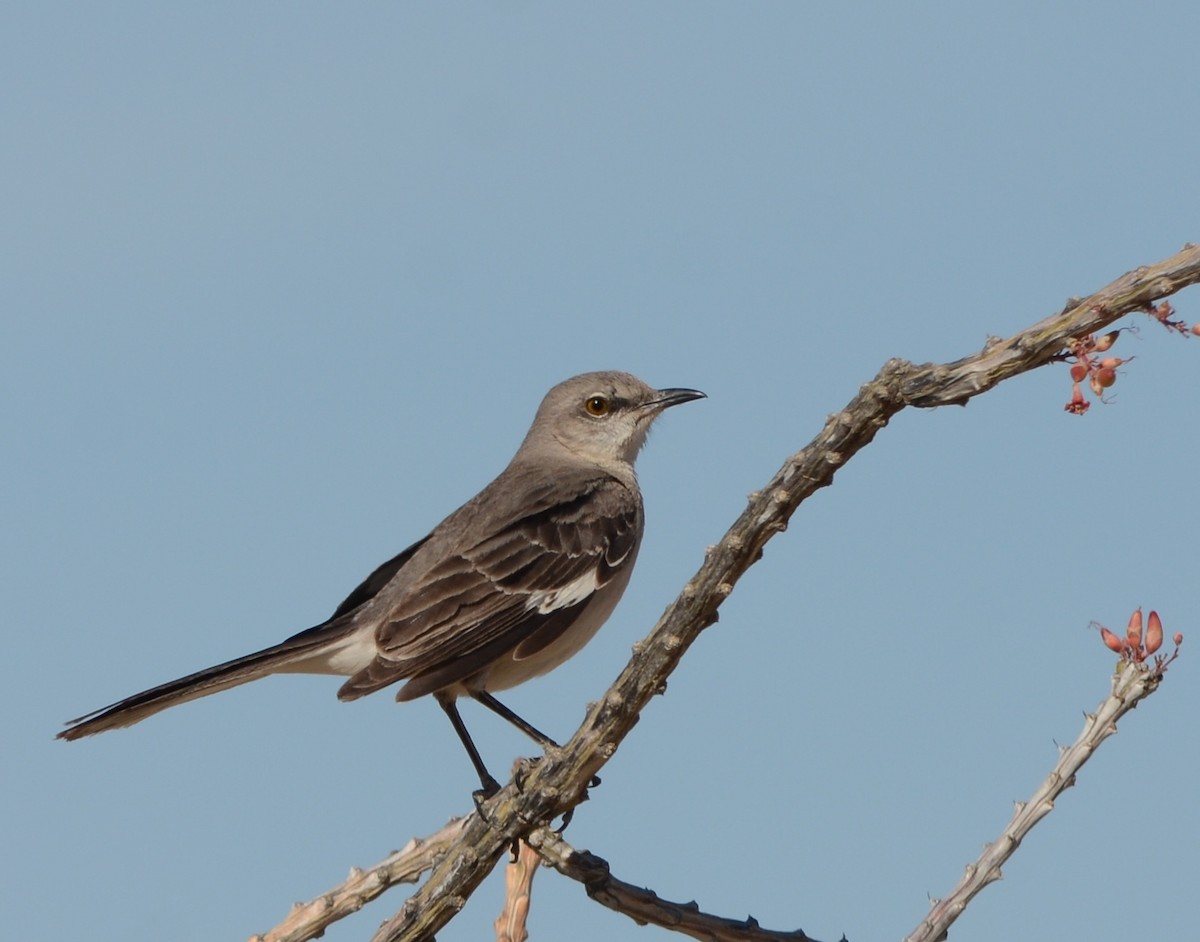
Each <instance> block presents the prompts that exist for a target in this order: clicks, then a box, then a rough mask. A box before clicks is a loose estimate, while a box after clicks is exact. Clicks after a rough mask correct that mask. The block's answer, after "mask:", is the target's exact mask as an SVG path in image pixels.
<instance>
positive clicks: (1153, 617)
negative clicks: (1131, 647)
mask: <svg viewBox="0 0 1200 942" xmlns="http://www.w3.org/2000/svg"><path fill="white" fill-rule="evenodd" d="M1162 639H1163V627H1162V619H1161V618H1159V617H1158V612H1151V613H1150V617H1149V618H1148V619H1147V620H1146V653H1147V654H1153V653H1154V652H1155V651H1157V650H1158V649H1159V648H1161V647H1162Z"/></svg>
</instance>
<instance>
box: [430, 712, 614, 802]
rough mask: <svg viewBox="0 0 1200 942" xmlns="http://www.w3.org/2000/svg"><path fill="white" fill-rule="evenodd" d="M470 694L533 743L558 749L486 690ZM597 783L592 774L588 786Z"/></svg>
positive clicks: (541, 733) (598, 779) (546, 747)
mask: <svg viewBox="0 0 1200 942" xmlns="http://www.w3.org/2000/svg"><path fill="white" fill-rule="evenodd" d="M470 694H471V698H472V699H473V700H478V701H479V702H480V703H482V704H483V705H484V706H485V707H487V708H488V709H489V710H491V711H492V712H493V713H495V714H496V715H497V716H502V717H504V718H505V719H506V720H508V721H509V722H510V723H512V724H513V726H515V727H516V728H517V729H519V730H520V731H521V732H523V733H524V734H525V735H526V736H528V737H529V738H530V739H532V740H533V741H534V742H535V743H537V744H538V745H539V746H541V747H542V748H543V749H549V748H554V749H558V748H560V746H559V745H558V743H556V742H555V741H554V740H553V739H551V738H550V737H549V736H547V735H546V734H545V733H543V732H542V731H541V730H540V729H538V728H537V727H536V726H533V725H531V724H530V723H528V722H526V721H525V720H523V719H522V718H521V717H519V716H517V714H516V713H514V712H513V711H512V710H510V709H509V708H508V707H506V706H505V705H504V704H503V703H501V702H500V701H499V700H497V699H496V698H495V697H493V696H492V695H491V694H490V693H488V692H487V691H485V690H472V691H470ZM451 720H452V721H453V717H451ZM459 722H460V723H461V722H462V721H461V720H460V721H459ZM459 735H462V734H461V733H460V734H459ZM599 784H600V776H599V775H593V776H592V780H591V782H590V783H588V788H596V787H597V786H598V785H599Z"/></svg>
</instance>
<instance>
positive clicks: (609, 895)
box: [522, 828, 815, 942]
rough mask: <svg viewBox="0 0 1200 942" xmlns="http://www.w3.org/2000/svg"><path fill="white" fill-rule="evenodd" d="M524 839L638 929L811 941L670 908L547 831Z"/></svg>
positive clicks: (717, 938) (724, 939)
mask: <svg viewBox="0 0 1200 942" xmlns="http://www.w3.org/2000/svg"><path fill="white" fill-rule="evenodd" d="M528 840H529V846H531V847H533V848H534V849H535V850H536V851H537V853H539V854H540V855H541V857H542V859H543V860H545V861H546V862H547V863H548V864H550V866H552V867H554V869H555V870H557V871H558V872H559V873H562V874H565V875H566V876H568V877H570V878H571V879H572V880H578V881H579V882H580V883H582V884H583V887H584V889H585V890H586V891H587V895H588V896H590V897H591V898H592V899H594V900H596V902H598V903H601V904H603V905H604V906H607V907H608V908H609V909H611V910H614V911H615V912H618V913H624V914H625V915H626V916H628V917H629V918H630V919H632V920H633V921H634V922H636V923H637V924H638V925H639V926H645V925H655V926H661V927H662V928H664V929H672V930H674V931H675V932H682V933H683V934H684V935H689V936H691V937H692V938H693V939H700V940H701V942H815V940H813V939H811V938H809V937H808V936H807V935H805V934H804V932H803V931H802V930H800V929H796V930H795V931H793V932H773V931H771V930H770V929H763V928H762V927H761V926H759V924H758V921H757V920H755V919H754V917H753V916H748V917H747V918H746V919H744V920H733V919H724V918H722V917H720V916H712V915H709V914H708V913H703V912H701V911H700V907H699V906H697V905H696V904H695V903H694V902H693V903H672V902H670V901H669V900H665V899H660V898H659V896H658V894H656V893H655V892H654V891H653V890H647V889H643V888H641V887H636V886H633V885H632V884H629V883H625V882H624V881H622V880H618V879H617V878H616V877H614V876H613V875H612V874H611V873H610V872H609V868H608V861H606V860H602V859H601V858H599V857H597V856H596V855H595V854H593V853H591V852H589V851H586V850H583V851H580V850H576V849H575V848H574V847H572V846H571V845H570V844H568V843H567V842H566V841H565V840H563V838H562V835H561V834H559V833H558V832H557V831H552V830H550V829H549V828H539V829H538V830H536V831H534V832H533V833H532V834H530V835H529V839H528ZM524 846H526V845H524V844H523V845H522V847H524Z"/></svg>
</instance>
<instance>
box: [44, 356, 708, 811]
mask: <svg viewBox="0 0 1200 942" xmlns="http://www.w3.org/2000/svg"><path fill="white" fill-rule="evenodd" d="M703 397H704V393H702V392H698V391H697V390H694V389H653V388H651V387H650V386H647V385H646V384H645V383H643V382H642V381H641V380H639V379H638V378H636V377H634V376H631V375H629V374H628V373H619V372H599V373H585V374H583V375H582V376H576V377H574V378H572V379H568V380H566V381H565V382H562V383H559V384H558V385H557V386H555V387H554V388H553V389H551V390H550V392H548V393H547V394H546V397H545V398H544V399H543V400H542V404H541V406H540V407H539V409H538V411H537V415H536V416H535V417H534V420H533V425H532V426H531V427H530V429H529V432H528V434H527V435H526V436H525V440H524V441H523V442H522V443H521V447H520V448H518V449H517V453H516V454H515V455H514V456H513V459H512V461H511V462H510V463H509V465H508V467H507V468H505V469H504V471H503V472H502V473H501V474H500V476H499V477H498V478H496V480H494V481H492V483H491V484H489V485H488V486H487V487H485V488H484V489H483V490H482V491H481V492H480V493H479V494H477V495H476V496H475V497H473V498H472V499H471V500H469V501H468V502H467V503H465V504H464V505H463V506H462V507H460V508H459V509H458V510H456V511H454V513H452V514H450V516H448V517H447V518H446V519H445V520H443V521H442V522H441V523H440V524H438V525H437V526H436V527H435V528H434V529H433V531H432V532H431V533H430V534H429V535H428V536H426V537H424V538H423V539H421V540H418V541H417V542H416V543H414V544H413V545H412V546H410V547H408V549H406V550H404V551H403V552H401V553H400V554H399V555H397V556H394V557H393V558H392V559H389V560H388V561H387V562H385V563H384V564H383V565H381V566H379V567H378V568H377V569H376V570H375V571H374V572H372V573H371V574H370V575H369V576H367V578H366V579H365V580H363V582H362V584H361V585H359V586H358V587H357V588H356V589H355V590H354V591H353V592H351V593H350V595H349V596H348V597H347V598H346V600H345V601H344V602H342V604H341V605H339V606H338V607H337V610H336V611H335V612H334V613H333V615H332V616H331V617H330V618H329V619H328V620H327V621H325V622H322V623H321V624H319V625H316V626H315V627H313V628H309V629H308V630H306V631H302V632H300V633H299V634H296V635H293V636H292V637H290V638H288V639H287V640H286V641H283V642H281V643H279V644H276V645H272V646H271V647H269V648H264V649H263V650H261V651H256V652H255V653H253V654H247V655H246V656H244V657H239V658H236V659H234V660H232V661H226V662H225V663H224V664H218V665H216V666H215V667H209V668H206V669H205V670H202V671H198V672H197V673H195V674H189V675H188V676H186V677H181V678H179V679H178V680H173V681H170V682H168V683H165V684H161V685H159V686H157V687H152V688H150V689H149V690H144V691H142V692H141V693H137V694H134V695H133V696H131V697H126V698H125V699H124V700H121V701H119V702H117V703H114V704H112V705H111V706H107V707H104V708H103V709H100V710H96V711H94V712H92V713H89V714H87V715H85V716H81V717H79V718H78V719H74V720H71V721H70V722H69V723H68V724H67V728H66V729H64V730H63V731H62V732H60V733H59V734H58V738H59V739H69V740H73V739H80V738H81V737H83V736H91V735H92V734H94V733H101V732H104V731H105V730H109V729H116V728H118V727H122V726H131V725H133V724H134V723H138V722H140V721H141V720H144V719H145V718H146V717H148V716H151V715H153V714H155V713H157V712H159V711H160V710H165V709H167V708H168V707H173V706H176V705H178V704H180V703H186V702H187V701H189V700H195V699H197V698H199V697H206V696H208V695H209V694H212V693H217V692H218V691H221V690H228V689H229V688H230V687H236V686H238V685H240V684H244V683H247V682H249V681H252V680H258V679H259V678H260V677H266V676H267V675H268V674H280V673H303V674H336V675H342V676H347V677H349V679H348V680H347V681H346V682H345V683H344V684H343V685H342V687H341V689H340V690H339V691H338V699H339V700H355V699H357V698H358V697H361V696H364V695H365V694H368V693H373V692H374V691H376V690H380V689H382V688H384V687H388V686H391V685H392V684H394V683H397V682H398V681H404V682H405V683H404V685H403V686H402V687H401V688H400V689H399V691H398V692H397V693H396V699H397V700H399V701H405V700H413V699H415V698H417V697H420V696H424V695H425V694H433V695H434V697H435V698H436V699H437V701H438V703H439V704H441V707H442V709H443V710H445V711H446V714H447V716H449V718H450V722H451V723H452V724H453V725H454V729H455V732H457V734H458V736H459V738H460V739H461V740H462V743H463V746H464V747H466V750H467V754H468V755H469V756H470V758H471V762H472V764H473V765H474V766H475V771H476V772H477V773H478V775H479V780H480V783H481V785H482V789H483V793H484V794H485V795H490V794H493V793H494V792H495V791H496V790H497V789H498V788H499V785H498V784H497V782H496V780H495V779H494V778H493V777H492V776H491V775H490V774H489V773H488V771H487V768H486V767H485V766H484V763H483V760H482V759H481V758H480V755H479V751H478V750H477V749H476V748H475V744H474V743H473V742H472V741H471V737H470V735H469V734H468V732H467V729H466V726H465V725H464V724H463V721H462V718H461V716H460V715H459V712H458V707H457V706H456V704H455V701H456V700H457V698H459V697H461V696H467V697H470V698H472V699H474V700H477V701H479V702H480V703H482V704H483V705H484V706H486V707H488V708H489V709H490V710H492V711H493V712H495V713H497V714H499V715H500V716H502V717H504V718H505V719H506V720H508V721H509V722H511V723H512V724H514V725H515V726H516V727H517V728H518V729H520V730H521V731H522V732H524V733H525V734H526V735H528V736H530V737H531V738H532V739H533V740H534V741H536V742H537V743H539V745H541V746H543V747H545V746H549V745H553V744H554V742H553V740H551V739H550V738H549V737H548V736H546V735H545V734H544V733H542V732H540V731H539V730H537V729H536V728H535V727H533V726H531V725H530V724H529V723H527V722H525V720H523V719H521V717H519V716H517V715H516V714H515V713H513V712H512V711H511V710H509V709H508V708H507V707H506V706H504V705H503V704H502V703H500V701H498V700H497V699H496V698H495V697H494V696H493V693H494V692H495V691H498V690H506V689H508V688H509V687H513V686H515V685H516V684H519V683H522V682H523V681H526V680H529V679H530V678H532V677H537V676H539V675H541V674H544V673H546V672H547V671H549V670H551V669H553V668H555V667H557V666H558V665H559V664H561V663H562V662H563V661H565V660H567V658H569V657H571V656H572V655H574V654H576V653H577V652H578V651H579V650H580V649H581V648H582V647H583V646H584V645H585V644H586V643H587V642H588V641H589V640H591V638H592V636H593V635H595V633H596V631H597V630H598V629H599V628H600V626H601V625H602V624H603V623H604V622H605V620H606V619H607V618H608V616H609V615H610V614H612V611H613V608H614V607H615V606H616V604H617V602H618V600H619V599H620V598H621V593H623V592H624V591H625V586H626V585H628V583H629V577H630V575H631V573H632V572H633V564H634V561H635V560H636V558H637V553H638V546H639V544H640V543H641V538H642V525H643V513H642V495H641V492H640V490H639V489H638V483H637V477H636V475H635V474H634V470H633V463H634V459H635V458H636V457H637V454H638V451H639V450H640V449H641V447H642V445H643V443H644V442H645V440H646V434H647V432H648V431H649V429H650V425H651V423H652V422H653V421H654V419H655V418H657V417H658V416H659V415H660V414H661V413H662V412H663V410H664V409H667V408H668V407H670V406H673V405H678V404H679V403H683V402H689V401H691V400H693V399H701V398H703Z"/></svg>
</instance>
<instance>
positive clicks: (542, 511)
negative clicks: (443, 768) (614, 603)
mask: <svg viewBox="0 0 1200 942" xmlns="http://www.w3.org/2000/svg"><path fill="white" fill-rule="evenodd" d="M572 483H574V484H575V485H576V486H574V487H569V486H566V485H570V484H572ZM585 485H586V486H579V484H578V482H558V486H556V487H550V488H546V487H543V488H541V489H540V490H539V492H538V493H539V498H540V499H538V500H535V501H534V502H533V505H532V507H531V509H530V510H529V511H528V512H527V513H525V514H523V515H521V516H516V517H514V519H511V520H509V521H506V522H505V523H504V525H503V526H502V527H500V528H499V529H497V530H494V531H493V532H490V533H482V534H480V535H479V536H478V537H477V538H475V539H474V540H473V541H472V542H470V543H469V544H468V545H466V546H462V545H461V544H460V545H459V546H458V547H457V552H455V553H454V554H453V555H449V556H446V557H445V558H443V559H441V560H438V561H436V562H434V563H433V564H432V565H430V566H429V568H428V569H427V571H425V573H424V574H423V575H422V577H421V578H420V579H418V580H416V581H415V582H414V583H413V584H412V585H411V587H409V589H408V590H407V591H405V592H404V593H403V595H401V596H400V597H399V598H398V599H396V600H395V602H394V603H393V604H392V606H391V607H390V609H389V610H388V611H387V613H386V615H385V616H383V617H381V619H380V625H379V627H378V628H377V629H376V643H377V646H378V649H379V655H378V656H377V657H376V659H375V661H374V662H372V663H371V664H370V665H369V666H368V667H367V668H366V669H364V670H362V671H360V672H359V673H358V674H356V675H354V676H353V677H352V678H350V680H349V681H347V682H346V684H345V686H343V687H342V689H341V691H339V694H338V696H339V697H341V698H342V699H354V698H356V697H359V696H362V695H364V694H366V693H370V692H371V691H373V690H378V689H380V688H381V687H386V686H388V685H389V684H392V683H394V682H396V681H397V680H404V679H408V680H409V682H408V684H406V685H405V687H404V688H403V690H402V691H401V694H400V697H401V698H402V699H406V700H407V699H411V698H412V697H415V696H420V695H422V694H424V693H429V692H431V691H433V690H438V689H441V688H442V687H446V686H450V685H453V684H455V683H459V682H461V681H464V680H466V679H467V678H469V677H471V676H472V675H474V674H476V673H478V672H479V671H481V670H482V669H484V668H485V667H487V665H488V664H490V663H492V662H493V661H494V660H496V659H497V658H499V657H501V656H503V655H505V654H506V653H508V652H511V651H513V650H514V649H516V648H517V647H518V646H519V645H522V643H523V642H526V641H527V640H529V641H530V642H531V643H532V648H531V649H530V650H528V651H527V650H525V648H524V647H523V648H522V656H527V655H528V654H531V653H535V652H536V651H537V650H540V649H541V647H543V646H544V644H546V643H549V642H550V641H552V640H554V639H555V638H557V637H559V636H561V635H562V633H563V632H564V631H566V630H567V629H568V628H569V627H570V625H571V624H572V623H573V622H574V620H575V619H576V618H577V617H578V616H579V613H580V612H581V611H582V610H583V609H584V608H585V607H586V606H587V604H588V603H589V602H590V600H591V598H592V597H593V595H594V593H595V591H596V589H598V588H600V587H601V586H603V585H604V584H605V583H607V582H608V581H609V580H610V579H611V578H612V576H613V574H614V573H615V572H616V571H617V570H618V569H619V568H620V567H621V566H622V564H623V563H625V562H626V561H627V560H628V559H629V558H630V555H631V553H630V551H631V550H632V549H633V547H634V546H635V545H636V542H637V539H638V536H639V535H640V532H641V523H642V508H641V499H640V497H639V496H638V495H637V494H636V492H631V491H630V490H629V489H628V488H626V487H625V486H624V485H623V484H621V483H620V482H618V481H616V480H614V479H612V478H608V477H604V476H596V477H594V478H592V479H589V480H587V481H586V482H585ZM564 492H565V493H566V495H567V496H566V497H565V498H564V497H562V496H561V495H563V494H564ZM556 495H558V499H553V498H554V497H555V496H556ZM526 506H527V507H529V506H530V505H529V504H527V505H526ZM535 639H536V640H535Z"/></svg>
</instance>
